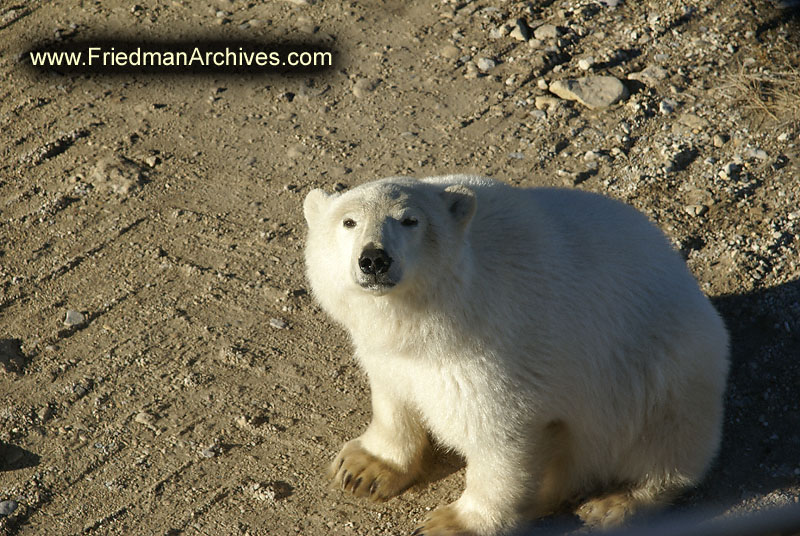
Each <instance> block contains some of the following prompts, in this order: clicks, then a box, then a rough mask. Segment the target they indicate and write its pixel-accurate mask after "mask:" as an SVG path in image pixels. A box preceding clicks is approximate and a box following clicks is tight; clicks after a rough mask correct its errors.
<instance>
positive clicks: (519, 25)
mask: <svg viewBox="0 0 800 536" xmlns="http://www.w3.org/2000/svg"><path fill="white" fill-rule="evenodd" d="M531 35H533V32H532V31H531V27H530V26H528V23H527V22H525V19H517V20H516V22H515V23H514V29H513V30H511V37H513V38H514V39H516V40H517V41H527V40H529V39H530V38H531Z"/></svg>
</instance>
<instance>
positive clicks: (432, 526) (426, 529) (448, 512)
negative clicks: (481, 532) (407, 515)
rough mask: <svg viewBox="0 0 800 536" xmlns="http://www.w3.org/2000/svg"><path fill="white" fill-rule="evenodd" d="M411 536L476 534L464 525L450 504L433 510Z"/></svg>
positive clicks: (464, 535)
mask: <svg viewBox="0 0 800 536" xmlns="http://www.w3.org/2000/svg"><path fill="white" fill-rule="evenodd" d="M411 536H477V533H476V532H474V531H471V530H469V529H468V528H467V527H466V525H465V524H464V523H463V522H462V521H461V518H460V517H459V515H458V511H457V510H456V508H455V507H454V506H453V505H452V504H451V505H448V506H442V507H441V508H437V509H436V510H434V511H433V512H432V513H431V515H429V516H428V518H427V519H426V520H425V522H424V523H423V524H422V526H421V527H418V528H417V529H416V530H415V531H414V532H412V533H411Z"/></svg>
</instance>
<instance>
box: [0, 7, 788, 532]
mask: <svg viewBox="0 0 800 536" xmlns="http://www.w3.org/2000/svg"><path fill="white" fill-rule="evenodd" d="M789 4H791V2H787V3H786V4H784V5H783V7H781V6H780V5H778V4H776V3H773V2H771V1H768V0H743V1H740V2H716V1H711V0H681V1H677V2H675V1H667V0H646V1H643V2H633V1H628V2H622V1H619V0H604V1H602V2H595V1H593V0H575V1H568V0H564V1H544V2H519V1H508V2H500V1H498V0H475V1H451V0H443V1H438V0H437V1H429V2H399V1H394V2H374V1H370V2H358V3H356V2H342V3H340V2H323V1H319V2H311V1H310V0H293V1H275V2H262V1H259V0H250V1H244V0H232V1H231V0H201V1H199V2H189V1H185V0H175V1H154V0H153V1H151V0H142V1H140V2H138V3H136V4H132V3H128V2H120V1H118V0H111V1H108V2H80V1H78V0H65V1H63V2H57V3H53V2H44V1H42V0H34V1H32V2H26V3H22V2H20V3H19V4H16V5H9V4H8V3H6V4H4V5H2V6H0V70H1V71H2V73H3V76H2V77H0V132H2V133H1V134H0V141H1V142H2V143H0V534H54V535H55V534H58V535H62V534H77V533H82V534H276V535H284V534H307V535H315V534H364V535H366V534H370V535H372V534H387V535H389V534H392V535H394V534H404V533H410V532H411V530H412V529H413V527H414V526H415V524H416V523H417V522H418V521H419V520H420V519H421V518H423V517H424V516H425V514H426V512H427V511H429V510H430V509H432V508H434V507H436V506H437V505H440V504H443V503H445V502H448V501H451V500H453V499H455V498H456V497H457V496H458V495H459V493H460V489H461V487H462V486H463V471H462V470H460V463H459V461H458V460H457V459H453V458H452V457H447V456H445V455H440V456H439V457H438V459H436V460H432V461H431V473H430V475H431V476H430V478H429V481H428V482H426V483H424V485H419V486H415V487H414V488H412V489H410V490H409V491H408V492H406V493H405V494H404V495H402V496H401V497H399V498H397V499H394V500H392V501H389V502H387V503H385V504H380V505H373V504H367V503H364V502H362V501H360V500H355V499H352V498H349V497H346V496H343V495H342V494H340V493H339V492H337V491H331V490H328V489H327V487H326V482H325V478H324V474H323V472H324V467H325V465H326V464H327V463H328V462H329V460H331V459H332V457H333V456H334V455H335V453H336V452H337V449H338V448H339V447H340V445H341V444H342V442H344V441H345V440H347V439H349V438H352V437H353V436H355V435H357V434H358V433H360V430H361V429H363V427H364V426H365V425H366V423H367V422H368V420H369V396H368V389H367V385H366V382H365V378H364V377H363V375H362V374H361V372H360V371H359V370H358V369H357V367H356V366H355V363H354V362H353V360H352V359H351V358H350V349H349V345H348V341H347V339H346V336H345V335H344V333H343V332H342V331H341V330H340V329H339V328H338V327H336V326H334V325H332V324H331V323H330V322H329V320H328V319H327V318H326V317H325V315H324V314H323V313H322V312H321V311H320V310H319V308H318V307H317V306H316V305H315V304H314V302H313V300H312V299H311V297H310V296H309V293H308V287H307V283H306V281H305V279H304V275H303V261H302V247H303V236H304V223H303V220H302V214H301V209H300V206H301V202H302V199H303V196H304V195H305V193H306V192H308V190H309V189H311V188H315V187H324V188H326V189H328V190H334V189H344V188H348V187H351V186H354V185H356V184H359V183H361V182H365V181H368V180H372V179H374V178H378V177H382V176H387V175H395V174H408V175H415V176H423V175H433V174H443V173H451V172H475V173H481V174H486V175H490V176H493V177H495V178H498V179H502V180H505V181H508V182H510V183H513V184H517V185H524V186H561V187H567V188H578V189H585V190H591V191H594V192H600V193H603V194H606V195H609V196H611V197H614V198H617V199H621V200H623V201H625V202H628V203H630V204H632V205H634V206H636V207H637V208H638V209H640V210H642V211H644V212H645V213H646V214H648V215H649V216H650V217H651V218H652V219H653V220H654V221H656V222H657V223H658V224H659V225H660V226H661V228H662V229H664V230H665V231H666V232H667V233H668V234H669V236H670V237H671V238H672V239H673V241H674V244H675V247H676V248H678V249H679V250H680V251H681V252H682V253H683V254H684V256H685V257H686V259H687V262H688V263H689V266H690V267H691V269H692V270H693V272H694V273H695V275H696V276H697V278H698V280H699V281H700V283H701V285H702V287H703V289H704V290H705V291H706V292H707V293H708V294H709V295H710V296H712V298H713V300H714V302H715V303H716V305H717V306H718V307H719V309H720V311H721V312H722V313H723V314H724V316H725V318H726V321H727V323H728V326H729V328H730V330H731V333H732V336H733V365H732V372H731V381H730V387H729V391H728V404H727V416H726V427H725V439H724V443H723V446H722V450H721V453H720V456H719V459H718V461H717V463H716V464H715V466H714V468H713V470H712V472H711V473H710V475H709V478H708V479H707V480H706V482H705V483H704V484H703V485H702V486H701V487H700V488H699V489H697V490H695V491H693V492H692V493H690V494H689V495H688V496H686V497H684V498H683V499H682V500H681V501H680V502H679V504H677V505H676V506H675V507H674V508H673V510H672V511H675V510H693V509H703V510H704V511H707V512H708V513H709V515H730V514H732V513H735V512H749V511H754V510H762V509H765V508H768V507H772V506H778V505H785V504H790V503H797V502H798V496H799V495H800V411H798V402H799V401H800V400H799V399H800V397H799V396H798V392H800V364H799V363H798V356H800V255H798V246H799V245H800V239H798V236H799V235H800V160H798V157H799V156H800V65H798V51H800V42H799V41H800V39H799V36H800V31H799V30H800V29H799V28H798V25H797V13H796V12H795V11H792V9H791V7H792V6H791V5H789ZM98 35H100V36H105V37H109V36H110V37H111V38H112V39H113V38H116V37H118V36H119V37H120V38H121V37H122V36H127V37H128V38H131V39H134V40H135V39H142V40H144V39H153V38H157V37H162V38H166V37H169V38H173V39H177V38H180V39H186V40H191V39H198V38H201V37H202V38H217V39H221V40H223V41H224V40H227V39H229V40H231V41H233V40H235V39H265V40H272V41H276V40H277V41H281V40H286V41H288V40H290V39H291V40H301V41H314V42H317V43H324V44H326V45H327V46H331V47H333V49H334V50H336V59H337V63H336V65H335V67H334V68H333V69H331V70H329V71H326V72H324V73H316V74H315V73H305V74H302V75H295V76H288V75H282V76H256V75H252V74H249V75H237V74H227V75H225V74H219V73H216V74H194V75H183V76H181V75H177V74H172V73H169V72H162V73H161V74H158V75H145V74H136V73H129V74H125V75H124V76H120V75H117V76H108V75H99V74H81V75H65V74H63V73H62V74H59V73H56V72H45V73H34V72H33V71H32V70H31V69H30V68H29V67H30V66H29V65H28V60H27V59H26V57H25V55H24V54H23V53H24V52H25V50H26V49H28V48H29V47H31V46H32V45H33V44H34V43H40V42H42V40H45V41H47V42H49V43H52V44H54V46H55V45H58V44H59V43H68V42H70V41H71V40H76V39H86V38H91V37H94V36H98ZM538 525H539V526H540V527H543V526H544V527H552V526H557V527H561V526H563V527H564V528H563V530H574V529H575V528H576V527H577V524H576V523H575V522H574V520H573V519H572V518H571V517H570V516H569V515H565V516H562V517H559V518H557V519H555V520H546V521H544V522H539V524H538Z"/></svg>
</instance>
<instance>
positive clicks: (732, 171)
mask: <svg viewBox="0 0 800 536" xmlns="http://www.w3.org/2000/svg"><path fill="white" fill-rule="evenodd" d="M738 171H739V166H737V165H736V164H735V163H734V162H731V163H729V164H727V165H726V166H725V167H723V168H722V169H721V170H720V171H719V176H720V177H722V178H725V179H727V178H730V177H733V176H734V175H736V173H737V172H738Z"/></svg>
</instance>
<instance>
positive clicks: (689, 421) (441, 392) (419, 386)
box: [304, 175, 728, 536]
mask: <svg viewBox="0 0 800 536" xmlns="http://www.w3.org/2000/svg"><path fill="white" fill-rule="evenodd" d="M304 212H305V217H306V220H307V222H308V226H309V232H308V241H307V248H306V261H307V270H308V278H309V280H310V282H311V286H312V288H313V291H314V294H315V296H316V298H317V299H318V300H319V302H320V303H321V304H322V307H323V308H324V309H325V310H326V311H327V312H328V313H329V314H330V315H331V316H332V317H333V318H334V319H336V320H337V321H338V322H340V323H341V324H343V325H344V326H345V327H346V328H347V329H348V331H349V332H350V335H351V336H352V339H353V343H354V344H355V348H356V352H355V355H356V357H357V359H358V361H359V362H360V364H361V366H362V367H363V368H364V370H365V371H366V373H367V375H368V377H369V382H370V386H371V391H372V410H373V417H372V422H371V423H370V425H369V427H368V428H367V430H366V431H365V432H364V433H363V434H362V435H361V436H360V437H358V438H357V439H354V440H352V441H349V442H348V443H346V444H345V445H344V448H343V449H342V451H341V452H340V453H339V455H338V457H337V458H336V459H335V460H334V462H333V465H332V466H331V473H332V477H333V479H334V482H335V483H336V484H338V485H340V486H341V487H342V488H343V489H345V490H347V491H349V492H352V493H353V494H355V495H357V496H364V497H369V498H371V499H374V500H385V499H387V498H389V497H392V496H394V495H397V494H399V493H400V492H402V491H403V490H404V489H405V488H407V487H408V486H409V485H411V484H412V483H413V482H414V481H415V480H416V479H417V478H418V477H419V476H420V472H421V471H422V464H421V460H422V456H423V453H424V451H425V449H426V448H428V446H429V443H428V441H429V439H428V437H429V435H428V434H429V433H430V435H431V436H432V437H433V438H435V439H436V440H437V441H438V442H440V443H441V444H442V445H444V446H446V447H448V448H450V449H453V450H455V451H457V452H458V453H460V454H461V455H463V456H464V458H465V459H466V463H467V468H466V471H467V474H466V489H465V491H464V493H463V494H462V495H461V497H460V498H459V499H458V500H457V501H455V502H454V503H452V504H450V505H448V506H445V507H441V508H438V509H437V510H435V511H434V512H433V514H432V515H431V516H430V517H429V518H428V519H427V520H426V521H425V523H424V524H423V526H422V527H420V528H419V529H417V531H415V534H425V535H426V536H434V535H451V534H476V535H493V534H497V533H498V532H500V531H503V530H506V529H510V528H513V527H514V526H516V525H518V524H519V522H520V521H521V520H522V519H524V518H526V517H535V516H541V515H544V514H547V513H550V512H552V511H554V510H556V509H557V508H558V507H559V506H561V507H563V506H564V505H565V504H566V505H569V504H577V503H575V501H578V500H583V501H585V502H583V504H582V505H581V506H580V507H579V508H578V509H577V513H578V515H580V516H581V518H583V519H584V521H586V522H587V523H589V524H594V525H600V526H609V525H613V524H617V523H620V522H621V521H623V520H624V519H625V518H626V517H627V516H629V515H630V514H631V513H633V512H634V511H636V510H637V509H639V508H641V507H647V506H651V505H657V504H659V503H663V502H665V501H668V500H669V499H670V498H672V497H674V496H675V495H676V494H677V493H678V492H680V491H681V490H683V489H685V488H687V487H688V486H691V485H693V484H695V483H696V482H698V480H699V479H700V478H701V477H702V475H703V473H704V472H705V470H706V468H707V467H708V465H709V463H710V462H711V460H712V458H713V456H714V454H715V452H716V450H717V447H718V444H719V439H720V428H721V422H722V413H723V391H724V389H725V380H726V375H727V367H728V365H727V362H728V357H727V356H728V336H727V332H726V330H725V326H724V324H723V322H722V320H721V319H720V317H719V315H718V314H717V312H716V311H715V310H714V308H713V306H712V305H711V303H710V302H709V301H708V299H707V298H706V297H705V296H704V295H703V293H702V292H701V291H700V289H699V288H698V286H697V283H696V282H695V280H694V279H693V277H692V275H691V274H690V272H689V271H688V269H687V268H686V265H685V264H684V262H683V261H682V260H681V258H680V257H679V256H678V254H677V253H676V252H675V251H673V249H672V248H671V246H670V244H669V242H668V241H667V239H666V238H665V237H664V235H663V234H662V233H661V232H660V231H659V230H658V229H657V228H656V227H655V226H654V225H653V224H651V223H650V222H649V221H648V220H647V218H646V217H645V216H643V215H642V214H640V213H638V212H637V211H635V210H634V209H633V208H631V207H629V206H627V205H624V204H622V203H619V202H616V201H613V200H610V199H607V198H604V197H601V196H598V195H593V194H589V193H584V192H580V191H569V190H556V189H519V188H512V187H510V186H506V185H504V184H502V183H499V182H495V181H493V180H491V179H487V178H482V177H474V176H465V175H452V176H446V177H432V178H427V179H423V180H415V179H410V178H397V177H395V178H389V179H385V180H381V181H377V182H372V183H368V184H364V185H362V186H359V187H357V188H355V189H353V190H351V191H349V192H346V193H343V194H334V195H327V194H326V193H325V192H323V191H322V190H313V191H311V192H309V194H308V196H307V197H306V200H305V204H304ZM587 499H588V500H587Z"/></svg>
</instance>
